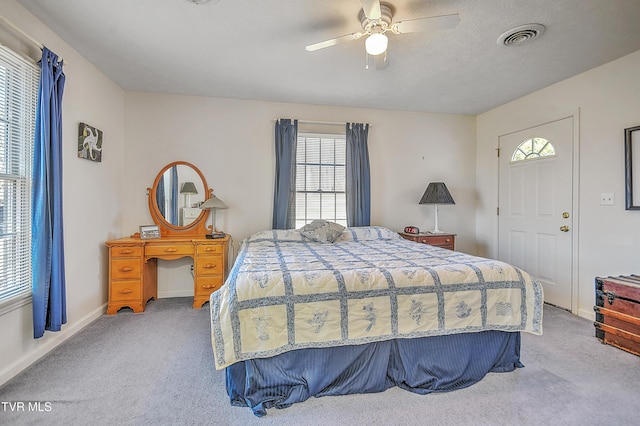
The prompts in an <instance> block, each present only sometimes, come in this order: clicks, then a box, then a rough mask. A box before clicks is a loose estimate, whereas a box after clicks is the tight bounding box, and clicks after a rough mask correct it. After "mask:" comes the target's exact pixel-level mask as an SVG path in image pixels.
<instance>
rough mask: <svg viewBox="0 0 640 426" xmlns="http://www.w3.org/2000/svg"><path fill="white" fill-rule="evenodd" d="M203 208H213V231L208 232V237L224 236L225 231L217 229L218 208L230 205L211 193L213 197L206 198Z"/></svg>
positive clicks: (225, 207) (221, 208) (226, 207)
mask: <svg viewBox="0 0 640 426" xmlns="http://www.w3.org/2000/svg"><path fill="white" fill-rule="evenodd" d="M200 208H201V209H202V210H213V221H212V222H213V223H212V225H211V233H210V234H207V238H222V237H224V236H225V235H226V234H225V233H224V232H218V231H217V230H216V210H223V209H228V208H229V207H228V206H227V205H226V204H225V203H224V201H222V200H221V199H220V198H218V197H216V196H215V195H213V194H211V197H210V198H208V199H206V200H205V201H204V203H202V205H200Z"/></svg>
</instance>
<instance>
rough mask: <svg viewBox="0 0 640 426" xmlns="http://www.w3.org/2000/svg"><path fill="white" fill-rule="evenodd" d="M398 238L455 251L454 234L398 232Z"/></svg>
mask: <svg viewBox="0 0 640 426" xmlns="http://www.w3.org/2000/svg"><path fill="white" fill-rule="evenodd" d="M400 236H401V237H402V238H404V239H405V240H410V241H415V242H416V243H422V244H429V245H432V246H436V247H441V248H445V249H448V250H455V244H456V234H431V233H428V232H426V233H420V234H405V233H404V232H400Z"/></svg>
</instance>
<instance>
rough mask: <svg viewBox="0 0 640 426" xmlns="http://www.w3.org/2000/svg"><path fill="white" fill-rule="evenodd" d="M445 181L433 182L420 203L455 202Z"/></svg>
mask: <svg viewBox="0 0 640 426" xmlns="http://www.w3.org/2000/svg"><path fill="white" fill-rule="evenodd" d="M455 203H456V202H455V201H453V197H452V196H451V193H449V190H448V189H447V185H445V184H444V182H431V183H430V184H429V186H427V189H426V190H425V191H424V194H423V195H422V198H421V199H420V202H419V203H418V204H455Z"/></svg>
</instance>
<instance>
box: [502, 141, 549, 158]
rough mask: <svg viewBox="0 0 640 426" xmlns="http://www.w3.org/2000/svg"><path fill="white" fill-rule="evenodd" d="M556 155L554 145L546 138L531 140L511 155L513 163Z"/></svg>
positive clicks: (522, 144) (519, 146) (523, 143)
mask: <svg viewBox="0 0 640 426" xmlns="http://www.w3.org/2000/svg"><path fill="white" fill-rule="evenodd" d="M552 155H556V149H555V148H554V147H553V144H552V143H551V142H550V141H548V140H547V139H545V138H531V139H527V140H526V141H524V142H522V143H521V144H520V145H518V147H517V148H516V150H515V151H514V152H513V155H511V161H523V160H532V159H535V158H540V157H549V156H552Z"/></svg>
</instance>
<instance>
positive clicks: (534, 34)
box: [497, 24, 544, 46]
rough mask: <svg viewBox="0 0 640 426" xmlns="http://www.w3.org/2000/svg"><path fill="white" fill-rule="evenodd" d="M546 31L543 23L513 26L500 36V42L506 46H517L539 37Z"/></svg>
mask: <svg viewBox="0 0 640 426" xmlns="http://www.w3.org/2000/svg"><path fill="white" fill-rule="evenodd" d="M543 32H544V25H542V24H527V25H521V26H519V27H515V28H511V29H510V30H509V31H507V32H505V33H504V34H502V35H501V36H500V37H498V42H497V43H498V44H500V45H502V44H504V45H505V46H517V45H520V44H524V43H528V42H530V41H532V40H534V39H536V38H538V37H539V36H540V35H541V34H542V33H543Z"/></svg>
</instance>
